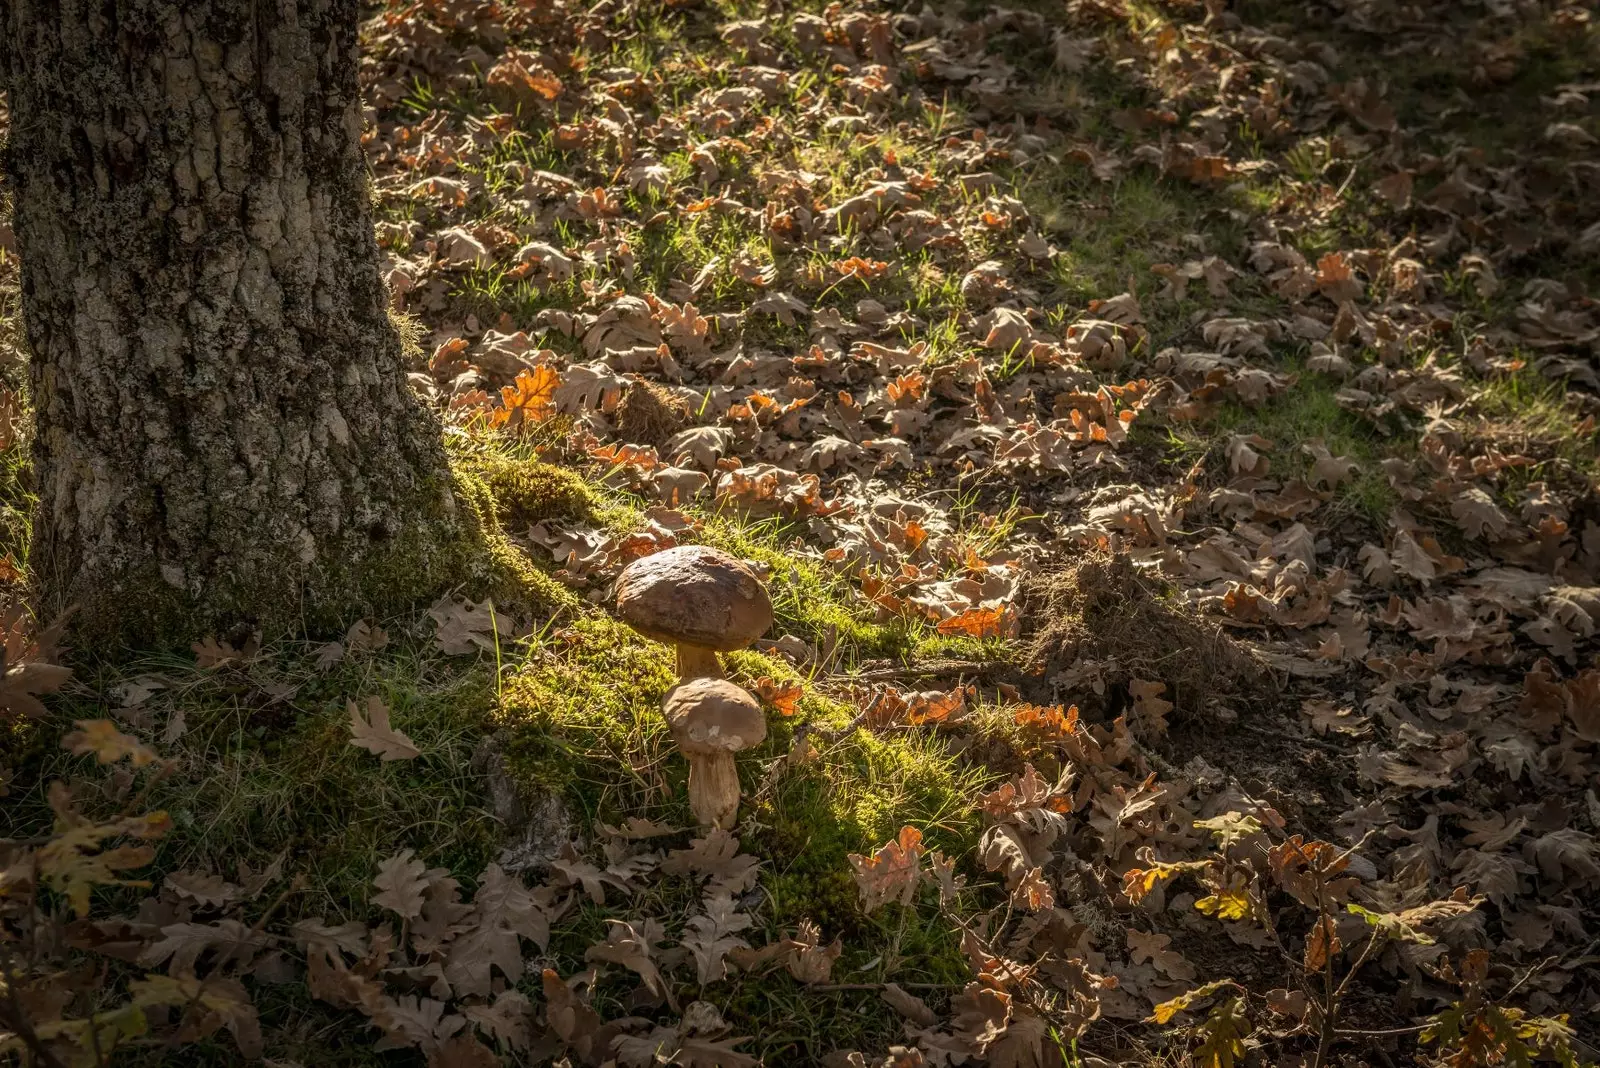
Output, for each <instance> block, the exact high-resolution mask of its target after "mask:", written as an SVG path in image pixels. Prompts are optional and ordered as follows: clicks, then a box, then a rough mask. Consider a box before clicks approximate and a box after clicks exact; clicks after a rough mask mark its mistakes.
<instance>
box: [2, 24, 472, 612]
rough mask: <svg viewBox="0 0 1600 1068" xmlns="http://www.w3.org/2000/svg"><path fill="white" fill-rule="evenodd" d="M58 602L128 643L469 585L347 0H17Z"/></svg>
mask: <svg viewBox="0 0 1600 1068" xmlns="http://www.w3.org/2000/svg"><path fill="white" fill-rule="evenodd" d="M0 9H3V10H4V12H5V18H4V23H3V30H4V32H5V35H6V40H5V41H4V42H0V78H3V79H4V84H5V87H6V88H7V89H8V91H9V94H10V103H11V113H12V129H11V133H10V142H9V145H8V149H7V161H6V163H7V173H8V175H9V177H10V180H11V183H12V190H13V194H14V200H15V221H14V228H15V230H16V234H17V238H18V245H19V251H20V254H21V261H22V303H23V316H24V321H25V324H26V329H27V337H28V342H29V345H30V348H31V349H32V366H31V383H32V393H33V396H32V401H33V405H34V410H35V420H36V428H35V439H34V457H33V458H34V470H35V479H36V487H37V492H38V494H39V503H38V508H37V511H36V515H35V520H34V527H33V537H32V545H31V548H30V554H29V569H30V572H31V574H32V575H33V576H34V581H35V583H36V585H37V587H38V593H39V595H40V597H41V599H42V604H43V606H44V607H45V608H46V610H59V609H61V608H63V607H65V606H67V605H69V604H70V605H75V606H76V607H77V609H78V611H79V614H80V629H85V630H87V631H89V632H90V633H92V634H95V635H101V636H105V637H113V638H121V639H123V640H126V641H131V642H149V641H152V640H162V639H173V638H186V637H191V636H199V635H202V634H205V633H217V632H220V631H222V630H224V629H226V628H230V627H235V626H237V625H240V624H244V625H259V626H262V627H264V628H265V629H267V630H268V631H269V632H281V631H283V630H287V629H290V628H298V627H300V626H302V625H307V624H309V625H310V626H311V627H312V628H319V627H323V626H328V625H332V624H335V623H337V622H339V621H340V620H342V619H349V618H352V617H353V615H354V614H357V613H360V612H362V611H365V610H375V611H379V612H382V611H387V610H389V609H391V608H394V607H397V606H398V605H400V604H401V603H404V602H408V601H412V600H415V599H416V598H417V597H418V596H421V595H425V594H427V593H428V592H429V591H430V590H431V589H435V588H437V587H438V586H439V585H440V584H441V583H442V582H444V581H448V580H449V579H450V578H451V576H452V569H453V568H454V567H456V566H458V561H456V560H454V559H453V557H456V556H459V553H457V552H454V551H452V549H453V546H454V543H455V541H456V540H457V538H458V535H459V531H460V530H461V522H462V521H461V518H460V516H459V515H458V509H457V506H456V502H455V498H454V496H453V493H452V490H451V482H450V477H449V470H448V466H447V464H446V462H445V457H444V453H443V449H442V445H441V440H440V435H439V427H438V425H437V421H436V419H435V417H434V416H433V415H432V414H431V413H429V412H427V411H425V410H424V409H423V408H422V407H421V406H420V405H419V404H418V403H417V402H416V400H415V399H414V398H413V396H412V395H411V393H410V390H409V388H408V387H407V385H406V381H405V374H404V367H403V353H402V346H401V342H400V339H399V337H398V335H397V333H396V331H395V329H394V327H393V325H392V324H391V322H390V320H389V318H388V313H387V307H388V301H387V294H386V292H385V289H384V286H383V283H382V281H381V279H380V277H379V274H378V253H377V246H376V243H375V241H374V238H373V229H372V219H371V214H370V206H369V202H368V188H367V175H366V168H365V163H364V159H363V156H362V149H361V127H362V113H361V101H360V93H359V87H358V84H357V77H356V74H357V56H356V31H357V20H358V11H357V3H356V0H93V2H91V0H60V2H51V0H0Z"/></svg>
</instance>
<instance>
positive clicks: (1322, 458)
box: [1300, 440, 1358, 490]
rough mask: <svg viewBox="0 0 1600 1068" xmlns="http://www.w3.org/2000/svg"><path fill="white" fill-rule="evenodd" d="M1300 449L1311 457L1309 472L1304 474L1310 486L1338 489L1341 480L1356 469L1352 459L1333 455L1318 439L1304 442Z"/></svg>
mask: <svg viewBox="0 0 1600 1068" xmlns="http://www.w3.org/2000/svg"><path fill="white" fill-rule="evenodd" d="M1300 451H1301V452H1303V453H1305V454H1306V455H1307V456H1309V457H1311V472H1310V474H1308V475H1307V476H1306V481H1307V482H1309V483H1311V485H1312V486H1326V487H1327V488H1328V489H1331V490H1332V489H1338V488H1339V484H1340V483H1341V482H1346V481H1348V480H1349V479H1350V477H1351V476H1352V475H1353V474H1355V472H1356V471H1357V470H1358V465H1357V464H1356V462H1355V461H1354V460H1351V459H1350V457H1348V456H1335V455H1333V453H1331V452H1329V451H1328V447H1327V446H1326V445H1324V444H1323V443H1322V442H1321V441H1320V440H1319V441H1308V442H1306V443H1305V444H1304V445H1302V446H1300Z"/></svg>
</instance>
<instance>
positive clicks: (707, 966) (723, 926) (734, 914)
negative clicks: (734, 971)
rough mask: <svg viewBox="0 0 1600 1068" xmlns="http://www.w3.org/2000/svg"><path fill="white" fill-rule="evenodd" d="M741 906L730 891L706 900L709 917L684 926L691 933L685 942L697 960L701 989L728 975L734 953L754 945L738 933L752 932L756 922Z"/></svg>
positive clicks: (700, 917) (685, 938)
mask: <svg viewBox="0 0 1600 1068" xmlns="http://www.w3.org/2000/svg"><path fill="white" fill-rule="evenodd" d="M737 907H738V906H736V905H735V904H734V902H733V897H732V896H731V895H730V894H728V893H727V892H726V891H724V892H721V893H715V894H713V895H712V896H710V897H708V898H707V899H706V901H705V914H704V915H701V916H693V917H691V918H690V919H689V921H688V922H687V923H686V924H684V928H685V930H686V931H687V932H688V933H686V934H685V935H684V936H683V938H682V940H681V942H682V945H683V947H684V948H685V949H687V950H688V951H689V953H690V955H691V956H693V957H694V963H695V972H696V974H697V976H698V978H699V980H700V985H701V986H705V985H706V984H707V983H714V982H716V981H717V980H718V979H721V978H723V977H724V976H726V975H727V974H728V968H727V964H726V962H725V961H724V958H725V957H726V956H727V955H728V954H729V953H730V952H731V951H733V950H735V949H749V948H750V943H749V942H746V941H745V940H744V939H742V938H740V937H738V934H737V932H739V931H745V930H748V929H749V928H750V927H751V926H752V925H753V924H754V923H755V921H754V920H752V919H751V918H750V917H749V916H746V915H745V914H743V913H742V912H738V911H737Z"/></svg>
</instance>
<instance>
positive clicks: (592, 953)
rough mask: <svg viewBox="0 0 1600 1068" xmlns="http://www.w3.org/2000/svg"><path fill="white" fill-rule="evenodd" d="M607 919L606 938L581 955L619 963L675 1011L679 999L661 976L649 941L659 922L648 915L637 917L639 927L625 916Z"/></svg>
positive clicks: (593, 959)
mask: <svg viewBox="0 0 1600 1068" xmlns="http://www.w3.org/2000/svg"><path fill="white" fill-rule="evenodd" d="M606 923H607V925H609V926H610V928H611V931H610V933H609V934H608V935H607V936H606V940H605V941H604V942H598V943H596V944H594V945H592V946H590V947H589V948H588V949H586V950H584V953H583V959H584V960H589V961H596V960H597V961H604V962H605V963H607V964H620V965H621V966H622V967H624V968H627V969H629V970H630V971H632V972H634V973H636V974H637V975H638V976H639V978H640V980H642V981H643V983H644V986H645V989H646V990H648V991H650V992H651V993H652V994H654V995H655V996H657V997H659V998H661V999H662V1000H663V1001H665V1002H666V1003H667V1004H668V1005H670V1006H672V1008H673V1010H674V1011H676V1010H677V1008H678V999H677V998H676V997H674V996H673V993H672V988H671V987H669V986H668V985H667V981H666V980H665V979H664V978H662V975H661V969H660V968H658V967H657V966H656V962H655V959H654V958H655V951H654V949H653V948H652V945H651V943H652V941H653V938H652V936H653V935H654V934H655V932H656V931H658V930H659V928H660V925H659V924H658V923H657V922H656V921H654V920H652V919H648V918H646V919H644V920H641V921H639V926H638V927H635V926H634V925H633V924H632V923H629V922H628V921H626V920H610V919H608V920H606Z"/></svg>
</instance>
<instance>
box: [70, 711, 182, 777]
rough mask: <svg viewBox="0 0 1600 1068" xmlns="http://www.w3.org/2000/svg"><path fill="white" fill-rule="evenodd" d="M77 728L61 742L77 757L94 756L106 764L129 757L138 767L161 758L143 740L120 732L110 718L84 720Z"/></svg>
mask: <svg viewBox="0 0 1600 1068" xmlns="http://www.w3.org/2000/svg"><path fill="white" fill-rule="evenodd" d="M73 726H75V727H77V728H78V729H77V730H75V731H71V732H70V733H68V734H66V735H65V736H64V737H62V739H61V748H63V749H65V750H67V751H68V752H69V753H73V754H75V755H77V756H86V755H88V754H90V753H93V754H94V755H95V757H96V759H98V760H99V761H100V763H102V764H115V763H116V762H117V761H119V760H121V759H122V758H123V757H127V758H128V759H129V760H130V761H132V763H133V766H134V767H136V768H142V767H144V766H145V765H146V764H154V763H155V762H156V761H158V760H159V759H161V758H160V757H158V756H157V755H156V752H155V750H153V749H151V748H149V747H148V746H146V745H145V744H144V743H143V742H141V741H139V739H137V738H134V737H133V736H131V735H127V734H123V733H122V732H121V731H119V730H117V726H116V724H114V723H112V722H111V721H110V720H109V719H80V720H77V721H76V722H74V723H73Z"/></svg>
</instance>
